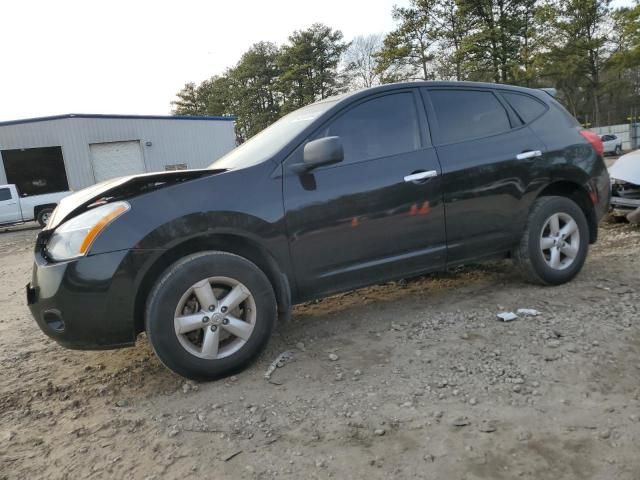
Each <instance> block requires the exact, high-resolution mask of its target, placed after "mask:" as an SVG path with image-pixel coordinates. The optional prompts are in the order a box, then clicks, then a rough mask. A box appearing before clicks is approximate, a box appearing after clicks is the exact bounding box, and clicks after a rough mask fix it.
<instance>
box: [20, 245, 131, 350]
mask: <svg viewBox="0 0 640 480" xmlns="http://www.w3.org/2000/svg"><path fill="white" fill-rule="evenodd" d="M139 255H140V254H139V252H135V251H127V250H124V251H118V252H112V253H105V254H100V255H93V256H89V257H82V258H79V259H75V260H71V261H68V262H58V263H51V262H47V261H46V260H45V259H44V258H43V257H42V256H41V255H40V254H39V253H36V259H35V263H34V267H33V276H32V279H31V282H30V283H29V284H28V285H27V292H26V293H27V303H28V305H29V309H30V310H31V313H32V315H33V317H34V319H35V320H36V322H37V324H38V326H39V327H40V328H41V329H42V331H43V332H44V333H45V334H47V335H48V336H49V337H51V338H53V339H54V340H56V341H57V342H58V343H60V344H61V345H63V346H64V347H67V348H72V349H81V350H101V349H109V348H118V347H123V346H129V345H133V344H134V343H135V339H136V331H135V322H134V307H135V295H136V294H135V292H136V291H137V289H136V288H135V287H136V285H135V284H136V276H137V275H136V274H137V267H139V264H138V263H137V262H136V261H135V259H136V258H138V257H139Z"/></svg>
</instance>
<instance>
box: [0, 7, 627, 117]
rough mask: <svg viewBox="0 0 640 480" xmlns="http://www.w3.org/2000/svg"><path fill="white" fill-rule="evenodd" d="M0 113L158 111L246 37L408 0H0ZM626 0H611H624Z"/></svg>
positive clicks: (380, 10) (387, 22)
mask: <svg viewBox="0 0 640 480" xmlns="http://www.w3.org/2000/svg"><path fill="white" fill-rule="evenodd" d="M0 2H2V5H1V7H0V19H1V20H2V22H1V25H0V71H1V72H2V75H0V121H2V120H13V119H19V118H29V117H39V116H46V115H57V114H63V113H119V114H140V115H152V114H153V115H163V114H168V113H170V108H171V106H170V102H171V100H172V99H174V98H175V93H176V92H177V91H178V90H180V89H181V88H182V87H183V86H184V84H185V83H186V82H189V81H194V82H200V81H202V80H204V79H206V78H208V77H210V76H212V75H214V74H218V73H221V72H223V71H224V70H225V69H226V68H227V67H230V66H233V65H234V64H235V63H236V62H237V61H238V60H239V58H240V56H241V55H242V53H243V52H245V51H246V50H247V49H248V48H249V47H250V46H251V45H252V44H254V43H256V42H258V41H262V40H267V41H272V42H275V43H278V44H281V43H284V42H285V41H286V39H287V37H288V35H289V34H290V33H291V32H293V31H294V30H299V29H303V28H307V27H309V26H310V25H311V24H313V23H314V22H322V23H325V24H326V25H329V26H330V27H332V28H334V29H339V30H341V31H342V32H343V33H344V35H345V39H347V40H350V39H351V38H353V37H354V36H356V35H366V34H369V33H377V32H388V31H390V30H392V29H393V27H394V22H393V19H392V18H391V10H392V8H393V5H401V6H404V5H407V4H408V3H409V0H323V1H322V2H308V1H305V0H209V1H206V0H174V1H165V0H0ZM631 3H632V0H615V1H614V5H616V6H619V5H624V4H626V5H630V4H631Z"/></svg>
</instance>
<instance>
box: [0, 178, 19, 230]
mask: <svg viewBox="0 0 640 480" xmlns="http://www.w3.org/2000/svg"><path fill="white" fill-rule="evenodd" d="M21 220H22V215H20V205H19V204H18V195H17V192H16V191H15V189H12V188H11V187H8V186H7V187H0V224H2V223H12V222H19V221H21Z"/></svg>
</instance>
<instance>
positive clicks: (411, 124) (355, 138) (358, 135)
mask: <svg viewBox="0 0 640 480" xmlns="http://www.w3.org/2000/svg"><path fill="white" fill-rule="evenodd" d="M331 136H338V137H340V139H341V140H342V145H343V147H344V162H343V163H356V162H361V161H365V160H372V159H374V158H382V157H389V156H392V155H398V154H401V153H407V152H412V151H414V150H418V149H420V147H421V143H420V129H419V124H418V114H417V110H416V105H415V101H414V95H413V93H411V92H403V93H394V94H390V95H385V96H383V97H377V98H374V99H372V100H368V101H366V102H364V103H361V104H359V105H357V106H355V107H353V108H352V109H350V110H348V111H347V112H346V113H344V114H342V115H341V116H340V117H338V118H337V119H336V120H334V121H332V122H331V123H330V124H329V125H328V126H327V127H325V128H323V129H322V131H321V133H320V134H319V135H316V136H315V137H314V138H322V137H331Z"/></svg>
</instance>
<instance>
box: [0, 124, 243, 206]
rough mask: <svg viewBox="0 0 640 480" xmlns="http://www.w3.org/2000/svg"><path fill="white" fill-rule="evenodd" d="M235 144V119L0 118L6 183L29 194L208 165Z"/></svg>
mask: <svg viewBox="0 0 640 480" xmlns="http://www.w3.org/2000/svg"><path fill="white" fill-rule="evenodd" d="M234 147H235V133H234V118H233V117H190V116H134V115H87V114H69V115H59V116H54V117H41V118H32V119H25V120H15V121H9V122H0V184H2V183H15V184H16V185H18V188H19V190H20V191H21V192H22V193H23V194H26V195H30V194H38V193H45V192H47V191H59V190H67V189H72V190H79V189H82V188H85V187H88V186H90V185H92V184H94V183H97V182H101V181H103V180H107V179H110V178H114V177H121V176H123V175H131V174H137V173H144V172H154V171H162V170H176V169H182V168H204V167H207V166H208V165H209V164H210V163H211V162H213V161H214V160H216V159H218V158H220V157H221V156H222V155H224V154H225V153H227V152H228V151H229V150H231V149H233V148H234Z"/></svg>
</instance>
